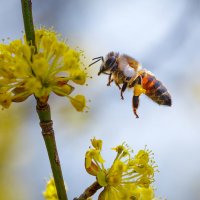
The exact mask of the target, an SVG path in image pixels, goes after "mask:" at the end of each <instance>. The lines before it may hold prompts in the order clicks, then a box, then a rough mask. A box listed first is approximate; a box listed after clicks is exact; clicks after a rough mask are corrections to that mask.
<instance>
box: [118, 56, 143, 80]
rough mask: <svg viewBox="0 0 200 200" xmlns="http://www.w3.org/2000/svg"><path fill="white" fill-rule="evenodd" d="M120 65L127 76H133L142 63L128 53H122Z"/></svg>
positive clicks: (120, 68) (119, 60)
mask: <svg viewBox="0 0 200 200" xmlns="http://www.w3.org/2000/svg"><path fill="white" fill-rule="evenodd" d="M118 67H119V70H121V71H122V72H123V74H124V75H125V76H127V77H133V76H135V75H136V71H137V70H138V69H139V67H140V64H139V63H138V61H136V60H135V59H134V58H132V57H130V56H128V55H121V56H120V57H119V58H118Z"/></svg>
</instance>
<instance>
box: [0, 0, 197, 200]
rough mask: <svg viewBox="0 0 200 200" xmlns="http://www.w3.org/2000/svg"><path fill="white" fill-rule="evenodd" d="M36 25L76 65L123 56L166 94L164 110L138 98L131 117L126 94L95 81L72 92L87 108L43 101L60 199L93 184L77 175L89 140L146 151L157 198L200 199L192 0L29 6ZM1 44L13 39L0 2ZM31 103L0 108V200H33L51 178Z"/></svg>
mask: <svg viewBox="0 0 200 200" xmlns="http://www.w3.org/2000/svg"><path fill="white" fill-rule="evenodd" d="M32 2H33V16H34V22H35V24H36V25H38V26H40V25H44V26H46V27H52V26H53V27H54V28H55V30H56V31H57V32H61V33H62V34H63V36H64V37H65V38H66V39H67V41H68V43H69V44H70V45H71V46H72V47H74V48H77V47H78V48H79V49H82V50H84V52H85V56H86V58H85V59H84V63H85V65H88V64H90V63H91V59H92V58H93V57H97V56H104V55H105V54H107V53H108V52H109V51H117V52H120V53H126V54H129V55H131V56H133V57H134V58H136V59H137V60H139V61H140V62H141V63H142V65H143V66H144V67H145V68H147V69H148V70H150V71H151V72H153V73H154V74H155V75H156V77H157V78H158V79H159V80H161V81H162V82H163V83H164V85H165V86H166V87H167V88H168V90H169V91H170V93H171V95H172V100H173V106H172V107H164V106H158V105H156V104H155V103H154V102H152V101H151V100H149V99H148V98H147V97H145V96H142V97H141V99H140V107H139V110H138V113H139V116H140V118H139V119H135V116H134V115H133V113H132V107H131V98H132V91H126V92H125V95H124V97H125V100H124V101H122V100H121V99H120V93H119V90H118V88H117V87H116V86H115V85H114V84H113V85H112V86H111V87H107V86H106V83H107V76H103V75H102V76H97V73H98V69H99V65H100V63H97V64H95V65H93V66H92V67H91V75H92V76H93V78H92V79H90V80H88V86H84V87H81V88H80V89H79V92H80V93H82V94H85V95H86V97H87V99H88V100H91V101H90V102H88V106H89V108H90V109H89V112H88V113H77V112H76V111H75V110H74V109H73V108H72V107H71V105H70V103H69V102H68V100H66V99H65V98H58V97H57V96H53V95H52V96H51V98H50V105H51V109H52V118H53V120H54V128H55V132H56V140H57V145H58V152H59V154H60V160H61V164H62V169H63V175H64V178H65V181H66V184H67V186H68V190H69V193H68V196H69V199H73V197H75V196H78V195H80V193H81V192H83V190H84V189H85V188H86V187H87V186H89V185H90V184H91V183H93V181H94V177H92V176H90V175H88V174H87V173H86V172H85V169H84V154H85V151H86V150H87V149H88V147H89V145H90V139H91V138H93V137H94V136H95V137H96V138H101V139H103V141H104V150H103V153H104V158H105V160H107V162H106V165H107V166H108V167H109V164H110V163H112V159H113V158H114V156H115V154H114V152H112V151H111V150H110V148H111V147H114V146H116V145H118V144H121V143H122V142H124V141H125V142H127V143H128V144H129V146H131V147H132V148H133V149H134V150H135V152H137V151H138V150H139V149H143V148H144V147H145V145H147V147H148V148H149V149H151V150H152V151H153V152H154V154H155V155H154V156H155V161H156V163H157V164H158V167H159V170H160V173H157V174H156V177H155V180H156V181H155V183H154V186H155V187H156V196H157V197H162V198H166V199H169V200H188V199H189V200H199V199H200V167H199V164H200V156H199V152H200V122H199V113H200V79H199V75H200V67H199V66H200V56H199V52H200V12H199V11H200V1H199V0H190V1H188V0H177V1H173V0H162V1H160V0H151V1H148V0H140V1H136V0H126V1H120V0H115V1H114V0H110V1H106V0H96V1H93V0H84V1H82V0H76V1H73V0H65V1H64V0H57V1H55V0H48V1H47V0H32ZM0 27H1V31H0V38H2V39H3V38H4V39H6V38H8V37H9V38H11V39H17V38H21V37H22V31H23V20H22V15H21V4H20V1H16V0H10V1H7V0H1V2H0ZM40 132H41V131H40V128H39V125H38V118H37V115H36V112H35V101H34V99H33V98H29V99H28V100H27V101H26V102H23V103H21V104H13V105H12V106H11V109H9V110H3V111H1V112H0V177H1V178H0V200H42V199H43V196H42V191H43V190H44V189H45V185H46V181H47V180H48V179H49V177H50V175H51V170H50V165H49V162H48V158H47V152H46V149H45V145H44V142H43V139H42V135H41V134H40Z"/></svg>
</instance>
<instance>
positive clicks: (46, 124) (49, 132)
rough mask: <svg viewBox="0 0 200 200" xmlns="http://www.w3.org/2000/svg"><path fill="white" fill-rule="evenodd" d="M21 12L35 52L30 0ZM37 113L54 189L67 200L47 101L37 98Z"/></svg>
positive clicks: (27, 35) (29, 40) (25, 2)
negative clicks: (42, 101)
mask: <svg viewBox="0 0 200 200" xmlns="http://www.w3.org/2000/svg"><path fill="white" fill-rule="evenodd" d="M21 5H22V14H23V20H24V29H25V33H26V40H27V42H28V44H29V45H30V46H33V47H34V48H33V52H32V53H37V49H36V45H35V32H34V25H33V17H32V2H31V0H21ZM36 109H37V113H38V116H39V118H40V126H41V128H42V135H43V138H44V141H45V145H46V149H47V152H48V156H49V160H50V164H51V169H52V172H53V176H54V181H55V185H56V190H57V194H58V199H59V200H67V193H66V189H65V185H64V180H63V176H62V171H61V166H60V161H59V157H58V152H57V147H56V141H55V136H54V131H53V122H52V120H51V112H50V107H49V105H48V104H47V103H41V102H40V101H39V100H37V107H36Z"/></svg>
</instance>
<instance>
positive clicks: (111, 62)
mask: <svg viewBox="0 0 200 200" xmlns="http://www.w3.org/2000/svg"><path fill="white" fill-rule="evenodd" d="M115 61H116V58H115V57H114V56H112V57H111V58H108V59H107V60H106V63H105V66H106V67H108V68H109V67H111V66H112V65H113V64H114V63H115Z"/></svg>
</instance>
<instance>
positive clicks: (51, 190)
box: [43, 178, 58, 200]
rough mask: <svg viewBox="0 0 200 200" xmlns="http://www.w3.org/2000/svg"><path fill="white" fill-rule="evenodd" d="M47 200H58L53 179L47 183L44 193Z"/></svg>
mask: <svg viewBox="0 0 200 200" xmlns="http://www.w3.org/2000/svg"><path fill="white" fill-rule="evenodd" d="M43 195H44V198H45V199H46V200H58V195H57V191H56V186H55V182H54V179H53V178H50V180H49V181H48V182H47V186H46V190H45V191H44V192H43Z"/></svg>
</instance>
